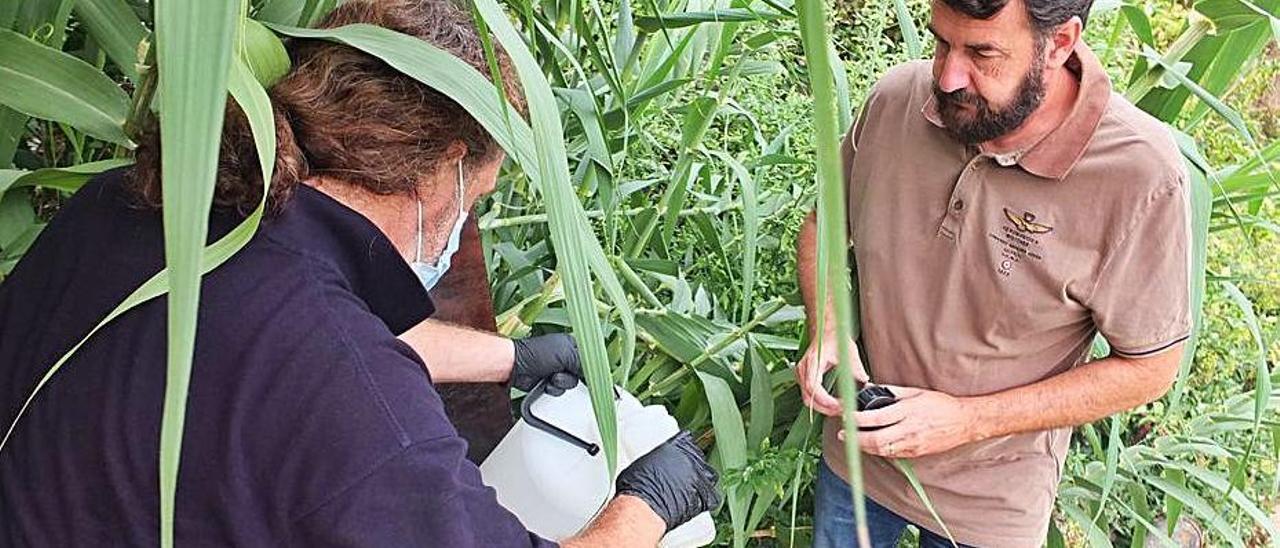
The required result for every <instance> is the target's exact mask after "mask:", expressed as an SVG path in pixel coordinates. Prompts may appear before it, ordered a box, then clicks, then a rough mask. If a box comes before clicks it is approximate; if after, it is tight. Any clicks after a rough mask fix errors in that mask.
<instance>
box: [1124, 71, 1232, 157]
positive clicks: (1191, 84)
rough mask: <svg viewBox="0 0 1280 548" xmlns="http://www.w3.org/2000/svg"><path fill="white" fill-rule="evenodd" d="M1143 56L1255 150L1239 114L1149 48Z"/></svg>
mask: <svg viewBox="0 0 1280 548" xmlns="http://www.w3.org/2000/svg"><path fill="white" fill-rule="evenodd" d="M1143 56H1144V57H1146V59H1147V61H1149V62H1150V63H1152V64H1153V65H1154V66H1159V67H1161V68H1163V69H1164V76H1165V77H1166V78H1170V79H1172V80H1173V81H1175V82H1177V83H1178V84H1180V85H1182V86H1183V87H1185V88H1187V90H1189V91H1190V92H1191V93H1192V95H1195V96H1196V98H1198V99H1200V101H1202V102H1203V103H1204V104H1206V105H1208V106H1209V108H1211V109H1213V111H1214V112H1216V113H1218V116H1221V117H1222V119H1223V120H1225V121H1226V122H1227V125H1230V126H1231V127H1232V128H1233V129H1235V130H1236V132H1237V133H1239V134H1240V136H1241V137H1243V138H1244V140H1245V142H1246V143H1248V144H1249V146H1250V147H1252V148H1254V149H1256V148H1257V145H1256V144H1255V141H1254V139H1253V133H1252V132H1250V131H1249V126H1248V124H1246V123H1245V121H1244V118H1243V117H1242V116H1240V113H1238V112H1236V111H1235V109H1233V108H1231V107H1230V106H1227V104H1226V103H1224V102H1222V100H1221V99H1219V98H1218V97H1217V96H1215V95H1214V94H1212V93H1210V92H1209V91H1208V90H1206V89H1204V88H1203V87H1200V84H1197V83H1196V82H1195V81H1194V80H1192V79H1191V78H1189V77H1188V76H1187V75H1186V74H1183V73H1181V72H1179V71H1177V70H1175V69H1174V67H1173V64H1172V63H1169V62H1168V61H1167V60H1166V59H1164V58H1162V57H1160V55H1159V54H1157V53H1156V52H1154V51H1152V50H1151V49H1150V48H1148V49H1147V50H1145V51H1144V52H1143Z"/></svg>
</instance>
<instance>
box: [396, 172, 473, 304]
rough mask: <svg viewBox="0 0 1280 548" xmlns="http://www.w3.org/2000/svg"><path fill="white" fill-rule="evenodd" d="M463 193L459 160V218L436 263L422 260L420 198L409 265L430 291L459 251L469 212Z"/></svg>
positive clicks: (423, 285)
mask: <svg viewBox="0 0 1280 548" xmlns="http://www.w3.org/2000/svg"><path fill="white" fill-rule="evenodd" d="M464 201H465V200H464V199H463V194H462V162H461V161H459V162H458V220H457V221H456V222H454V223H453V231H452V232H450V233H449V241H448V242H446V243H445V244H444V250H443V251H441V252H440V258H438V259H436V264H427V263H426V262H425V261H423V260H422V200H418V240H417V245H416V247H417V251H416V256H415V258H414V259H413V262H411V263H409V267H410V268H412V269H413V272H414V274H417V275H418V281H420V282H422V287H424V288H426V289H427V291H430V290H431V288H433V287H435V286H436V283H438V282H439V281H440V278H443V277H444V273H445V272H448V270H449V265H450V263H452V262H453V254H454V253H457V252H458V242H459V240H461V239H462V227H463V225H465V224H466V222H467V212H466V210H464V209H463V202H464Z"/></svg>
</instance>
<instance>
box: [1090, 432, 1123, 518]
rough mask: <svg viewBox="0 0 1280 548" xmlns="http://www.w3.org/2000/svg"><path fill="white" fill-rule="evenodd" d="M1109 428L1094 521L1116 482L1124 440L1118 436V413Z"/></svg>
mask: <svg viewBox="0 0 1280 548" xmlns="http://www.w3.org/2000/svg"><path fill="white" fill-rule="evenodd" d="M1110 420H1111V428H1110V429H1109V433H1108V434H1107V454H1106V461H1105V462H1106V466H1107V468H1106V475H1105V476H1103V478H1102V495H1101V496H1099V497H1098V511H1097V512H1094V514H1093V521H1094V522H1095V523H1096V522H1097V521H1098V520H1099V519H1100V518H1101V517H1102V512H1103V510H1105V509H1106V506H1107V500H1108V499H1109V498H1110V495H1111V489H1112V487H1114V486H1115V484H1116V476H1117V475H1118V473H1119V471H1118V467H1119V465H1120V448H1121V447H1122V446H1123V445H1124V441H1123V440H1122V439H1121V438H1120V434H1121V432H1122V427H1121V426H1122V424H1123V422H1122V421H1121V420H1120V415H1113V416H1112V417H1111V419H1110Z"/></svg>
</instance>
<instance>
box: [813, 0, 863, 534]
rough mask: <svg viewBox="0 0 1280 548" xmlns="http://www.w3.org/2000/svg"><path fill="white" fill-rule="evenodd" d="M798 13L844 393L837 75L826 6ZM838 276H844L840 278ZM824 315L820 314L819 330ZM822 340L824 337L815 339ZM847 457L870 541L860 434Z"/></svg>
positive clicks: (821, 248)
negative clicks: (811, 108)
mask: <svg viewBox="0 0 1280 548" xmlns="http://www.w3.org/2000/svg"><path fill="white" fill-rule="evenodd" d="M796 13H797V15H798V17H799V24H800V38H801V44H802V46H803V47H804V54H805V59H806V61H807V63H808V65H809V89H810V91H811V92H812V94H813V105H814V135H815V141H816V142H815V145H814V146H815V149H816V150H815V153H816V157H817V178H818V189H819V192H818V212H817V213H818V295H817V302H819V303H825V302H834V303H835V317H836V333H837V336H836V344H837V345H838V346H839V348H838V349H837V352H836V355H837V356H839V357H840V363H839V364H838V365H837V366H836V369H837V374H836V377H837V379H838V383H839V387H840V393H841V394H854V393H855V388H854V383H853V375H852V373H851V371H852V366H851V364H850V363H848V360H849V354H850V351H851V348H849V341H850V340H852V338H853V336H854V329H855V328H854V326H855V325H857V319H856V317H855V316H854V313H855V309H854V307H853V303H852V298H851V296H850V293H851V292H850V288H849V286H848V285H846V283H845V282H843V280H848V279H850V278H851V277H850V276H849V272H850V270H849V264H848V247H847V238H846V235H847V234H848V222H847V219H846V217H845V213H846V212H845V206H844V204H845V199H844V186H845V185H844V180H843V177H842V175H841V169H840V152H839V147H840V134H841V130H842V129H843V128H839V127H837V123H838V111H837V107H836V95H835V77H834V76H833V75H832V72H831V67H832V61H831V59H829V58H828V57H829V56H830V54H831V50H832V48H831V37H830V33H829V31H828V30H827V21H828V20H829V18H828V17H827V14H826V5H825V3H824V2H822V1H820V0H799V1H798V2H796ZM837 280H840V281H837ZM824 321H825V314H818V322H819V332H822V331H823V330H825V329H826V327H825V326H822V325H821V324H822V322H824ZM817 343H818V344H822V341H821V340H819V341H817ZM841 403H842V407H843V413H842V417H841V418H842V419H843V421H844V424H856V423H857V421H856V420H855V419H854V412H855V407H854V406H855V403H854V398H850V397H845V398H841ZM844 446H845V459H846V462H847V463H848V466H849V471H848V472H849V476H848V477H849V480H850V481H849V484H850V487H851V489H850V494H851V496H852V498H853V501H852V502H853V509H854V522H855V524H856V525H855V527H856V535H857V536H856V538H857V539H858V543H859V544H860V545H863V546H869V545H870V544H871V542H870V534H869V531H868V530H867V512H866V506H865V503H864V501H863V492H862V460H861V459H862V454H861V451H859V450H858V437H857V436H845V443H844Z"/></svg>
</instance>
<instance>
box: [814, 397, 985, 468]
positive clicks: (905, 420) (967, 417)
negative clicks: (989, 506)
mask: <svg viewBox="0 0 1280 548" xmlns="http://www.w3.org/2000/svg"><path fill="white" fill-rule="evenodd" d="M885 388H888V389H889V390H890V391H891V392H893V393H894V395H896V396H897V397H898V401H897V403H894V404H893V405H890V406H887V407H882V408H880V409H876V410H873V411H861V412H859V413H857V415H856V417H857V419H858V427H860V428H867V427H877V426H879V427H883V428H880V429H878V430H870V431H864V432H858V446H859V447H860V448H861V449H862V451H863V452H865V453H870V454H872V455H879V456H882V457H890V458H915V457H922V456H925V455H931V454H934V453H941V452H943V451H946V450H948V449H951V448H954V447H958V446H960V445H964V444H966V443H969V442H972V441H977V440H978V439H979V438H980V437H981V434H980V432H979V430H978V426H980V425H979V424H978V422H977V421H976V420H975V414H974V413H973V412H972V408H971V407H970V406H969V404H968V403H967V400H965V399H963V398H957V397H954V396H949V395H947V394H943V393H942V392H935V391H932V390H923V389H920V388H910V387H906V386H889V385H885ZM845 435H846V431H844V430H842V431H841V432H840V436H839V437H840V439H844V436H845Z"/></svg>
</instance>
